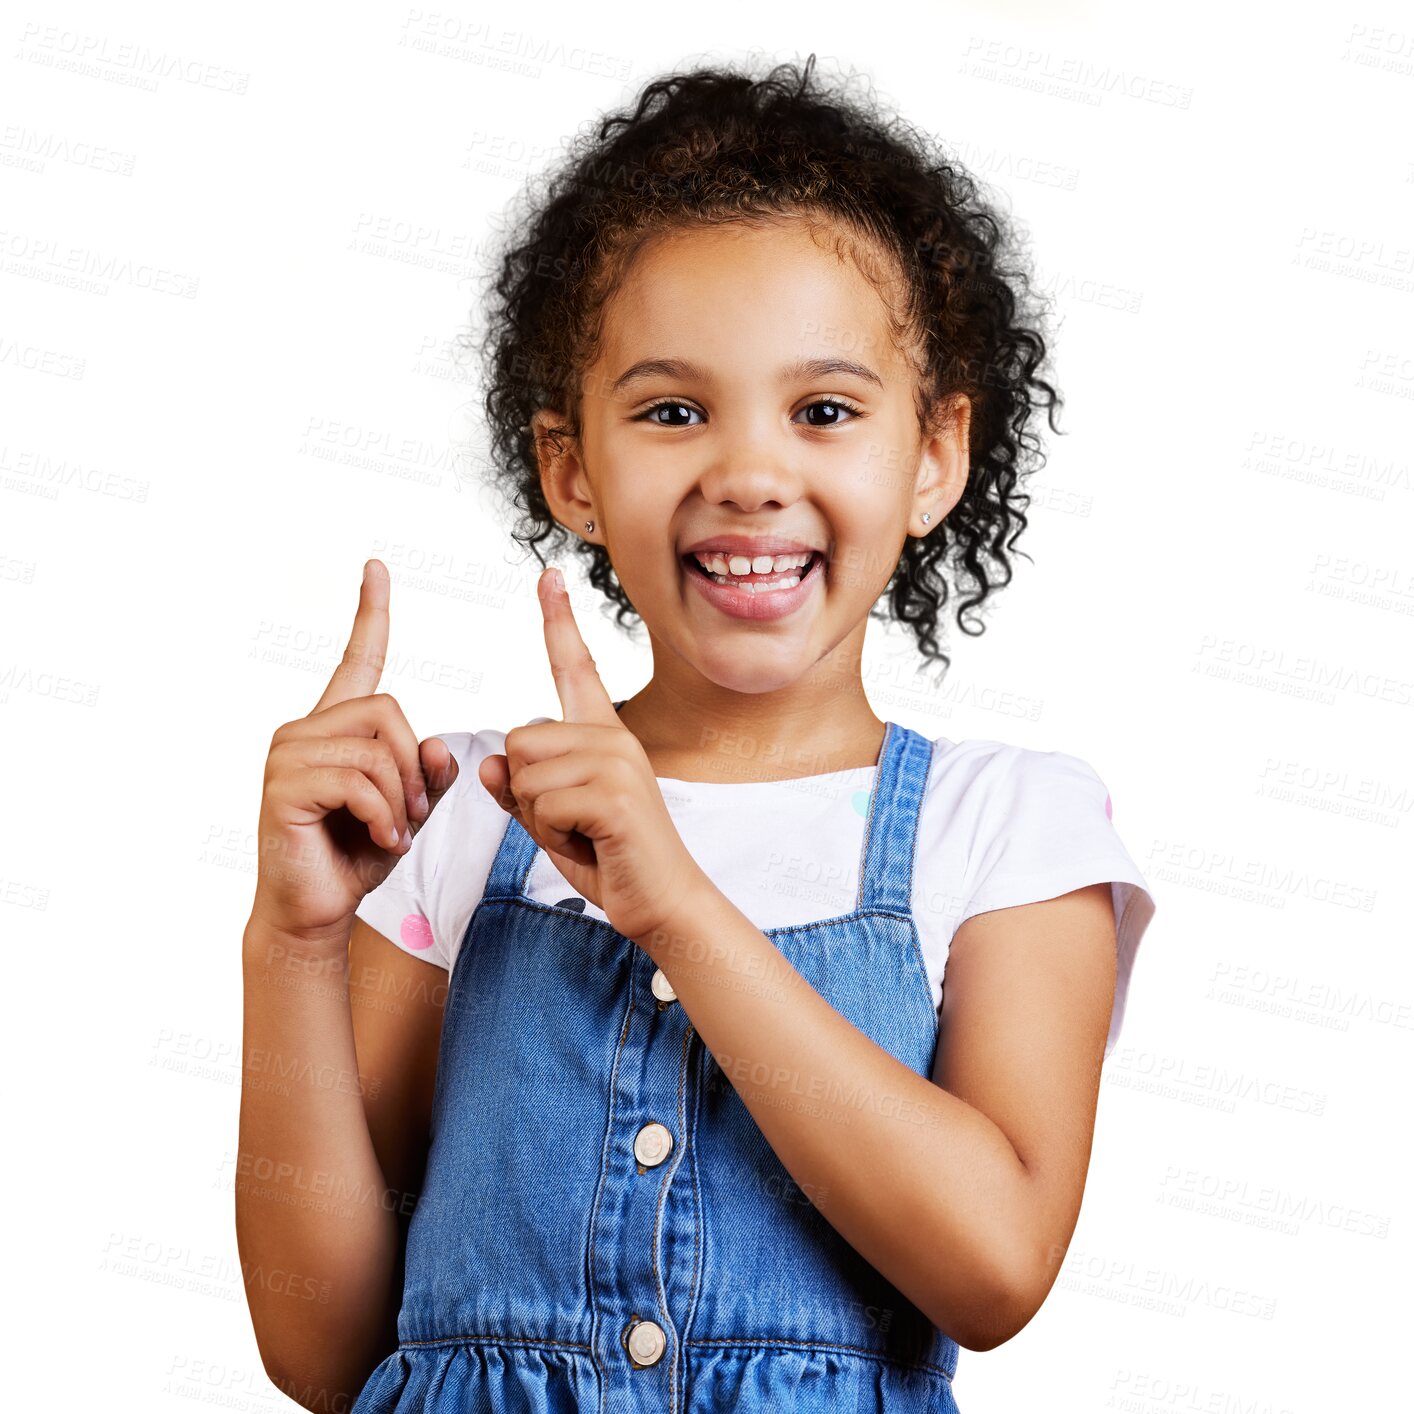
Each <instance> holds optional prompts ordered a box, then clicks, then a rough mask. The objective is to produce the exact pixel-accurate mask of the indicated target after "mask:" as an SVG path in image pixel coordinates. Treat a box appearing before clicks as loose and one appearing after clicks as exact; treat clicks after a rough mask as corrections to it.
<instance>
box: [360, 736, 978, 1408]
mask: <svg viewBox="0 0 1414 1414" xmlns="http://www.w3.org/2000/svg"><path fill="white" fill-rule="evenodd" d="M931 753H932V743H931V742H930V741H929V740H928V738H926V737H924V736H922V735H920V734H919V733H917V732H914V731H912V730H910V729H909V728H906V727H900V726H898V725H897V724H895V723H893V722H888V723H886V724H885V734H884V743H883V749H882V751H881V754H880V760H879V765H878V769H877V771H876V773H875V780H874V787H873V790H872V791H871V793H870V798H869V804H868V816H867V826H866V830H865V836H864V848H863V852H862V867H861V870H860V883H859V892H858V896H857V899H856V906H855V908H854V910H853V911H852V912H850V913H847V914H843V915H841V916H838V917H835V918H829V919H825V920H822V921H820V922H815V923H806V924H801V925H798V926H793V927H783V928H771V929H767V930H765V931H766V935H767V936H768V937H769V938H770V939H771V940H772V941H773V942H774V943H775V945H776V947H777V948H778V949H779V950H780V951H781V952H782V953H783V954H784V955H785V956H786V957H787V958H788V959H789V960H790V963H791V965H792V966H793V967H795V968H796V970H797V971H799V972H800V973H801V974H802V975H803V976H804V977H805V979H806V980H807V981H808V982H809V983H810V984H811V986H813V987H814V988H815V989H816V990H817V991H819V992H820V993H821V994H822V995H823V996H824V997H825V998H826V1000H827V1001H829V1002H830V1004H831V1005H832V1006H833V1007H834V1008H835V1009H836V1010H837V1011H839V1012H840V1013H841V1014H842V1015H843V1016H844V1017H845V1018H846V1019H847V1020H849V1021H850V1022H851V1023H852V1024H853V1025H855V1026H856V1027H858V1028H859V1029H860V1030H861V1031H863V1032H864V1033H865V1034H866V1035H868V1036H870V1037H871V1038H872V1039H873V1040H874V1041H876V1042H877V1043H878V1044H879V1045H880V1046H882V1047H883V1048H884V1049H885V1050H887V1051H889V1052H890V1053H891V1054H892V1055H894V1056H896V1057H897V1058H898V1059H899V1060H900V1061H902V1062H903V1064H905V1065H906V1066H908V1067H909V1068H910V1069H911V1070H914V1071H917V1073H918V1074H919V1075H923V1076H930V1075H931V1073H932V1065H933V1057H934V1052H935V1050H936V1047H937V1014H936V1013H935V1012H934V1010H933V1003H932V990H931V986H930V983H929V980H928V976H927V972H926V969H925V966H924V962H923V956H922V951H921V949H920V946H919V941H918V932H917V929H916V927H915V925H914V922H913V918H912V912H911V878H912V872H913V855H914V840H915V834H916V827H917V822H918V810H919V805H920V802H921V800H922V796H923V789H924V784H925V782H926V779H927V774H928V764H929V759H930V756H931ZM536 849H537V846H536V844H535V842H534V841H533V840H532V839H531V837H530V836H529V835H528V834H527V833H526V831H525V830H524V829H523V828H522V827H521V825H520V824H519V823H518V822H517V821H516V820H514V819H509V818H508V820H507V825H506V831H505V835H504V836H503V838H502V840H501V844H500V848H499V850H498V852H497V854H496V858H495V862H494V863H493V865H492V868H491V872H490V877H489V879H488V882H487V887H486V892H485V894H484V896H483V898H482V900H481V901H480V902H479V903H478V904H477V907H476V910H475V912H474V913H473V914H472V917H471V921H470V923H469V924H468V926H467V934H466V937H465V939H464V940H463V943H462V947H461V951H460V952H459V953H458V955H457V959H456V962H455V964H454V966H453V969H452V976H451V978H450V980H449V985H448V995H447V1001H446V1009H445V1013H444V1019H443V1030H442V1038H441V1050H440V1056H439V1062H438V1070H437V1080H436V1089H435V1095H434V1100H433V1116H432V1133H431V1147H430V1149H429V1151H428V1160H427V1174H426V1178H425V1181H424V1183H423V1189H422V1193H421V1195H420V1196H419V1199H418V1203H417V1206H416V1209H415V1210H414V1213H413V1216H412V1221H411V1226H410V1228H409V1232H408V1247H407V1257H406V1265H405V1272H404V1285H403V1298H402V1305H401V1308H400V1311H399V1315H398V1339H399V1345H398V1348H397V1349H396V1350H395V1351H393V1352H392V1353H391V1354H390V1355H388V1356H387V1357H386V1359H384V1360H383V1361H382V1363H381V1364H379V1365H378V1366H377V1367H376V1368H375V1369H374V1370H373V1372H372V1374H371V1375H370V1376H369V1378H368V1381H367V1383H366V1384H365V1386H364V1388H363V1391H362V1393H361V1394H360V1395H359V1398H358V1401H357V1403H356V1404H355V1406H354V1411H353V1414H395V1411H396V1414H413V1411H418V1414H471V1411H478V1412H479V1411H487V1414H489V1411H492V1410H495V1411H514V1414H521V1411H536V1414H562V1411H570V1410H585V1411H594V1414H629V1411H639V1410H643V1411H648V1410H652V1411H665V1414H695V1411H703V1414H706V1411H715V1410H744V1411H757V1410H771V1411H783V1410H796V1411H801V1414H805V1411H811V1414H814V1411H819V1412H820V1414H826V1411H831V1414H838V1411H841V1410H852V1411H869V1414H885V1412H886V1411H887V1414H903V1411H911V1410H933V1411H940V1412H941V1414H957V1404H956V1403H955V1401H954V1398H953V1394H952V1376H953V1373H954V1371H955V1370H956V1368H957V1358H958V1345H957V1343H956V1342H955V1341H953V1340H952V1339H951V1338H949V1337H948V1336H947V1335H944V1334H943V1333H942V1332H941V1331H939V1330H938V1329H937V1328H936V1327H934V1326H933V1325H932V1323H931V1322H930V1321H929V1320H928V1319H927V1318H926V1317H925V1316H924V1315H923V1314H922V1313H921V1312H920V1311H919V1309H918V1308H917V1307H916V1306H914V1305H913V1304H912V1303H911V1302H910V1301H909V1300H908V1299H907V1298H906V1297H904V1296H903V1295H902V1294H901V1293H900V1292H899V1291H898V1289H897V1288H896V1287H894V1286H893V1285H892V1283H890V1282H889V1281H887V1280H885V1278H884V1277H883V1275H882V1274H881V1273H880V1272H878V1271H877V1270H876V1269H875V1268H874V1267H872V1266H870V1265H869V1263H867V1262H866V1261H865V1260H864V1259H863V1258H862V1257H861V1256H859V1254H858V1253H857V1252H855V1250H854V1249H853V1248H852V1247H850V1246H849V1245H848V1243H846V1242H845V1241H844V1239H843V1238H842V1237H840V1236H839V1234H838V1233H837V1232H836V1231H835V1230H834V1228H832V1227H831V1226H830V1225H829V1223H827V1222H826V1221H825V1219H824V1218H823V1217H822V1216H821V1215H820V1212H819V1210H818V1209H817V1208H816V1207H815V1206H814V1205H813V1204H812V1203H811V1201H810V1199H809V1197H808V1196H807V1195H806V1194H805V1193H804V1192H803V1191H802V1190H801V1189H800V1188H799V1187H798V1186H797V1184H796V1183H795V1182H794V1180H793V1179H792V1178H791V1176H790V1174H789V1173H788V1172H787V1170H786V1169H785V1167H784V1166H783V1165H782V1164H781V1162H780V1160H779V1159H778V1158H777V1157H776V1155H775V1152H774V1150H772V1149H771V1147H770V1145H769V1144H768V1143H767V1142H766V1139H765V1137H764V1136H763V1135H762V1133H761V1130H760V1128H759V1127H758V1126H757V1124H756V1122H755V1120H753V1119H752V1117H751V1114H750V1112H749V1111H748V1110H747V1108H746V1106H745V1105H744V1104H743V1103H742V1101H741V1099H740V1097H739V1096H738V1095H737V1093H736V1090H735V1089H734V1088H733V1086H732V1084H731V1082H730V1081H729V1080H728V1079H727V1077H726V1076H725V1074H724V1073H723V1071H722V1070H721V1068H720V1067H719V1066H718V1065H717V1064H716V1062H715V1061H714V1060H713V1058H712V1056H711V1054H710V1052H708V1051H707V1049H706V1048H705V1047H704V1046H703V1044H702V1039H701V1037H700V1036H698V1034H697V1033H696V1031H695V1029H694V1027H693V1025H692V1023H691V1021H690V1020H689V1019H688V1017H687V1015H686V1013H685V1012H684V1010H683V1008H682V1006H681V1005H680V1004H679V1003H678V1002H677V1001H676V999H675V996H674V993H673V990H672V987H671V985H670V984H669V983H668V979H667V977H666V976H665V974H664V973H663V972H662V970H661V969H659V968H657V967H656V966H655V964H654V962H653V959H652V958H651V957H649V955H648V954H647V953H646V952H644V951H643V950H642V949H641V948H640V947H638V946H637V944H635V943H632V942H630V941H629V940H628V939H627V938H625V937H624V936H623V935H622V934H620V933H618V932H616V931H615V930H614V929H613V927H612V926H611V925H610V924H608V923H607V922H605V921H603V920H600V919H594V918H586V917H584V916H582V914H581V913H580V912H578V911H576V906H578V908H580V909H582V908H583V900H582V899H578V898H575V899H566V900H565V901H563V902H562V903H559V904H556V905H553V906H550V905H546V904H542V903H539V902H536V901H534V900H532V899H530V898H528V897H527V896H526V895H525V892H524V887H525V882H526V879H527V876H528V874H529V870H530V865H531V862H532V860H533V859H534V857H535V853H536ZM444 867H446V866H444ZM781 1089H782V1094H781V1096H780V1098H781V1101H782V1102H786V1101H789V1102H791V1103H794V1104H797V1105H803V1106H808V1105H809V1104H810V1098H809V1094H808V1087H807V1086H804V1085H802V1086H800V1087H799V1088H793V1087H791V1086H783V1087H781ZM879 1101H880V1104H881V1107H882V1105H883V1104H886V1103H887V1098H886V1097H879ZM860 1102H861V1103H868V1097H867V1096H863V1095H862V1096H861V1101H860ZM907 1134H908V1126H907V1125H901V1126H900V1129H899V1142H900V1143H906V1142H907ZM840 1143H841V1144H845V1145H848V1144H850V1143H851V1136H850V1134H849V1133H848V1131H847V1130H846V1131H845V1132H843V1133H842V1134H841V1135H840ZM822 1196H826V1197H827V1195H822ZM879 1201H880V1202H881V1203H887V1202H889V1201H891V1200H890V1196H889V1195H888V1194H887V1193H880V1194H879ZM825 1206H828V1203H826V1204H825ZM937 1255H938V1260H939V1261H946V1260H947V1254H946V1253H943V1252H940V1253H938V1254H937Z"/></svg>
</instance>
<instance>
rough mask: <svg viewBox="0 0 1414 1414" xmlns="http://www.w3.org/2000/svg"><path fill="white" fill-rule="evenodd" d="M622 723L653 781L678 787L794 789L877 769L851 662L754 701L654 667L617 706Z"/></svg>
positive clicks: (872, 729) (878, 722) (869, 721)
mask: <svg viewBox="0 0 1414 1414" xmlns="http://www.w3.org/2000/svg"><path fill="white" fill-rule="evenodd" d="M820 666H821V667H823V666H824V665H823V664H822V665H820ZM836 666H837V665H834V664H832V665H831V667H832V668H834V667H836ZM619 719H620V720H621V721H622V722H623V724H624V725H625V726H626V727H627V728H628V729H629V730H630V731H631V732H632V733H633V734H634V736H636V737H637V738H638V741H639V743H640V745H641V746H642V747H643V749H644V752H645V754H646V755H647V757H648V759H649V761H650V762H651V763H652V766H653V774H654V775H657V776H669V777H672V778H673V779H674V780H681V781H702V782H721V783H729V782H733V781H737V782H742V781H777V780H791V779H794V778H796V777H800V776H818V775H824V774H826V773H828V772H832V771H847V770H852V769H854V768H856V767H868V766H874V765H876V764H877V763H878V760H879V753H880V750H881V749H882V747H883V741H884V722H883V720H882V719H881V718H880V717H878V716H876V715H875V713H874V710H873V708H872V707H871V706H870V705H869V700H868V698H867V697H866V696H865V694H864V683H863V680H862V677H861V674H860V668H859V660H858V658H857V657H856V658H855V659H854V660H853V662H852V665H851V670H850V671H849V672H845V673H841V672H838V671H831V672H827V673H819V674H814V675H810V677H809V678H808V679H803V680H802V681H800V682H798V683H794V684H792V685H791V686H790V687H786V688H781V689H779V690H777V691H774V692H754V693H753V692H734V691H732V690H731V689H729V688H724V687H721V686H719V685H718V684H717V683H714V682H711V681H709V680H708V679H706V678H704V677H702V675H701V674H699V673H694V674H693V675H692V678H691V680H690V681H688V680H686V679H685V678H679V677H678V676H677V675H674V674H670V673H665V672H664V671H663V670H662V664H661V662H659V663H655V669H654V673H653V677H652V679H651V680H650V681H649V682H648V683H647V684H646V685H645V686H644V687H643V688H642V689H640V690H639V691H638V692H637V693H635V694H634V695H633V696H632V697H631V698H629V699H628V700H627V701H626V702H625V703H624V704H623V706H622V707H621V708H620V709H619Z"/></svg>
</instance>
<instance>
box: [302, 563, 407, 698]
mask: <svg viewBox="0 0 1414 1414" xmlns="http://www.w3.org/2000/svg"><path fill="white" fill-rule="evenodd" d="M388 588H389V585H388V568H387V566H386V565H385V564H384V563H383V561H382V560H369V561H368V562H367V563H366V564H365V565H364V567H363V584H362V586H361V587H360V589H359V591H358V612H357V613H356V614H355V615H354V621H353V630H352V632H351V633H350V634H349V643H348V647H347V648H345V649H344V656H343V659H342V661H341V662H340V663H339V666H338V667H337V668H335V669H334V676H333V677H331V678H330V679H329V686H328V687H326V688H325V689H324V696H323V697H321V698H320V699H319V701H318V702H316V703H315V704H314V711H315V712H319V711H322V710H323V709H324V708H325V707H332V706H333V705H334V704H335V703H336V702H347V701H348V700H349V698H351V697H367V696H368V695H369V694H370V693H372V692H374V691H376V690H377V687H378V679H379V678H380V677H382V675H383V663H384V660H385V659H386V658H387V656H388ZM311 715H313V714H312V713H311Z"/></svg>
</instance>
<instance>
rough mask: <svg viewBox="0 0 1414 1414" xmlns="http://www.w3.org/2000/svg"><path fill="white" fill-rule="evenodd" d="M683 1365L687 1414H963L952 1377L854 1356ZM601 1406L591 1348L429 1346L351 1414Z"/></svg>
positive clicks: (703, 1355)
mask: <svg viewBox="0 0 1414 1414" xmlns="http://www.w3.org/2000/svg"><path fill="white" fill-rule="evenodd" d="M684 1365H685V1383H686V1387H687V1388H686V1395H687V1397H686V1400H685V1401H683V1402H681V1403H680V1405H679V1407H680V1409H681V1410H682V1411H683V1414H696V1411H702V1414H708V1411H713V1414H715V1411H717V1410H722V1409H731V1410H733V1411H745V1414H755V1411H776V1410H782V1409H789V1410H795V1411H798V1414H806V1411H813V1410H819V1411H822V1414H823V1411H829V1410H835V1409H849V1410H851V1411H855V1414H909V1411H915V1410H917V1411H924V1410H926V1411H928V1414H959V1411H958V1406H957V1402H956V1400H955V1399H954V1398H953V1393H952V1381H951V1380H950V1379H949V1377H948V1376H947V1374H946V1372H944V1371H943V1370H941V1369H938V1368H936V1367H915V1368H908V1367H905V1366H902V1365H898V1364H892V1363H890V1362H888V1361H886V1360H882V1359H878V1358H874V1357H871V1356H869V1355H866V1354H857V1353H854V1352H852V1351H849V1350H842V1349H831V1348H821V1347H819V1346H802V1347H799V1348H794V1347H792V1346H790V1345H788V1344H782V1345H770V1346H759V1345H740V1344H736V1343H726V1342H724V1343H723V1344H721V1345H713V1344H712V1343H711V1342H705V1341H704V1342H701V1343H694V1342H691V1341H690V1342H689V1343H688V1346H687V1353H686V1359H685V1362H684ZM599 1403H600V1395H599V1377H598V1374H597V1372H596V1371H595V1368H594V1362H593V1360H592V1358H591V1356H590V1353H589V1351H588V1349H587V1348H586V1347H584V1346H564V1347H561V1348H558V1349H557V1348H556V1347H555V1346H553V1345H545V1344H540V1343H537V1344H534V1345H526V1346H512V1345H506V1344H484V1345H479V1344H474V1343H466V1342H452V1343H429V1344H426V1345H403V1346H399V1347H398V1349H397V1350H395V1351H394V1352H393V1353H392V1354H391V1355H389V1356H388V1357H387V1358H386V1359H384V1360H383V1361H382V1363H381V1364H379V1365H378V1367H377V1368H376V1369H375V1370H374V1371H373V1373H372V1374H371V1375H370V1376H369V1378H368V1382H367V1383H366V1384H365V1386H364V1388H363V1392H362V1393H361V1394H360V1395H359V1397H358V1401H357V1403H356V1404H355V1405H354V1407H353V1409H352V1410H351V1411H350V1414H493V1411H494V1414H576V1411H580V1410H597V1409H598V1407H599Z"/></svg>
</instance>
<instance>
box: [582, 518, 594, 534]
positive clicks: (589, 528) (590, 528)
mask: <svg viewBox="0 0 1414 1414" xmlns="http://www.w3.org/2000/svg"><path fill="white" fill-rule="evenodd" d="M584 528H585V530H586V531H587V532H588V533H589V534H591V535H592V534H593V533H594V522H593V521H592V520H587V521H585V522H584Z"/></svg>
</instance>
